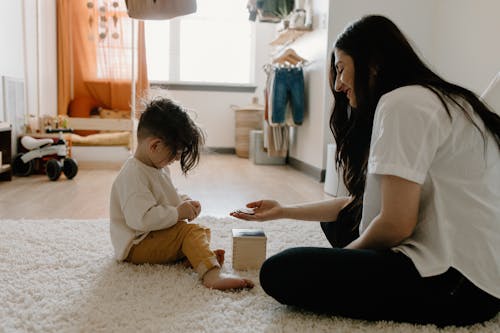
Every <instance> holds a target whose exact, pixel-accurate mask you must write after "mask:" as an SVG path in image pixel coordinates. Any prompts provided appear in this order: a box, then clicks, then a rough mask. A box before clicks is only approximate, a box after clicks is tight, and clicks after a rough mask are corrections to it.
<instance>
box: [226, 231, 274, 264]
mask: <svg viewBox="0 0 500 333" xmlns="http://www.w3.org/2000/svg"><path fill="white" fill-rule="evenodd" d="M266 243H267V237H266V234H265V233H264V231H263V230H262V229H233V268H234V269H238V270H245V269H259V268H260V266H261V265H262V263H263V262H264V260H266Z"/></svg>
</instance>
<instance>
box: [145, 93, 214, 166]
mask: <svg viewBox="0 0 500 333" xmlns="http://www.w3.org/2000/svg"><path fill="white" fill-rule="evenodd" d="M149 136H153V137H157V138H159V139H161V140H162V141H163V142H164V143H165V145H167V146H168V147H169V149H170V150H171V151H172V152H173V153H174V154H175V153H176V152H178V151H182V153H181V158H180V164H181V170H182V172H183V173H184V174H187V172H188V171H189V170H191V169H193V168H194V167H195V166H196V165H197V164H198V162H199V159H200V153H201V150H202V147H203V144H204V142H205V136H204V134H203V132H202V130H201V129H200V128H199V127H198V126H197V125H196V124H195V123H194V121H193V120H192V119H191V118H190V117H189V115H188V113H187V112H186V110H185V109H184V108H183V107H182V106H180V105H179V104H177V103H175V102H174V101H172V100H170V99H168V98H156V99H153V100H152V101H150V102H149V103H148V104H147V105H146V109H145V110H144V112H143V113H142V114H141V117H140V119H139V125H138V127H137V138H138V139H139V140H141V139H143V138H146V137H149Z"/></svg>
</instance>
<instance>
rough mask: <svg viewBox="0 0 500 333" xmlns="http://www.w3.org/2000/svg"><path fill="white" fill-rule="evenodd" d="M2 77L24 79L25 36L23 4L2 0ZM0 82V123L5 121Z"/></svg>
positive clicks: (0, 41) (0, 35)
mask: <svg viewBox="0 0 500 333" xmlns="http://www.w3.org/2000/svg"><path fill="white" fill-rule="evenodd" d="M0 45H2V52H0V76H9V77H13V78H17V79H22V78H23V76H24V69H23V34H22V16H21V2H20V1H11V0H0ZM1 84H2V83H1V81H0V121H1V120H5V119H4V110H3V104H4V100H3V93H2V92H3V87H2V86H1Z"/></svg>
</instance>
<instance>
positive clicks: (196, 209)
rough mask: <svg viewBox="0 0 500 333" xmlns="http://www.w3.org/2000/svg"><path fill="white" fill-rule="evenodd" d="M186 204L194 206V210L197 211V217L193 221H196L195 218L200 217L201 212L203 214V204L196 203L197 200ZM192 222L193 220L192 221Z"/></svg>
mask: <svg viewBox="0 0 500 333" xmlns="http://www.w3.org/2000/svg"><path fill="white" fill-rule="evenodd" d="M186 202H189V203H190V204H191V206H193V208H194V210H195V213H196V216H195V217H194V218H192V220H194V219H195V218H197V217H198V215H200V212H201V204H200V202H199V201H196V200H187V201H186ZM190 221H191V220H190Z"/></svg>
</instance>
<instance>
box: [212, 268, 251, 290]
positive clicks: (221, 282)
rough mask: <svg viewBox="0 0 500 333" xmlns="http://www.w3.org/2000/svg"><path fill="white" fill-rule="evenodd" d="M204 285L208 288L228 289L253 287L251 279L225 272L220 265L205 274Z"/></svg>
mask: <svg viewBox="0 0 500 333" xmlns="http://www.w3.org/2000/svg"><path fill="white" fill-rule="evenodd" d="M203 285H204V286H205V287H208V288H213V289H219V290H228V289H244V288H248V289H251V288H253V286H254V284H253V282H252V281H251V280H248V279H243V278H241V277H239V276H237V275H231V274H225V273H222V272H221V271H220V268H219V267H214V268H212V269H211V270H209V271H208V272H207V273H206V274H205V275H204V276H203Z"/></svg>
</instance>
